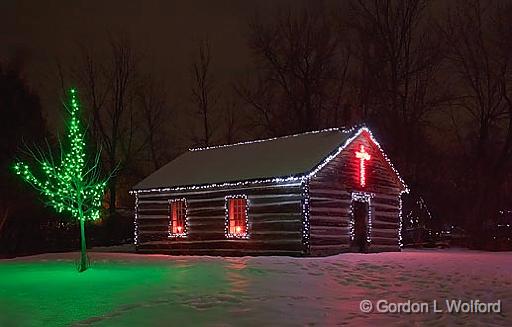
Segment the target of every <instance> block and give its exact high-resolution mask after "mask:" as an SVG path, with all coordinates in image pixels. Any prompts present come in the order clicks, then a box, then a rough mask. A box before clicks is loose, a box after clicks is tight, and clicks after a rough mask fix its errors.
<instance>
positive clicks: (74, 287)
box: [0, 259, 233, 327]
mask: <svg viewBox="0 0 512 327" xmlns="http://www.w3.org/2000/svg"><path fill="white" fill-rule="evenodd" d="M225 268H226V267H225V266H224V265H218V264H214V265H210V264H203V263H200V264H197V263H194V264H187V263H179V262H174V263H173V265H169V264H163V263H161V262H155V263H140V262H124V261H122V260H121V261H116V262H107V261H102V260H99V261H95V262H94V264H93V266H92V268H90V269H88V270H87V271H86V272H84V273H82V274H77V273H76V271H75V270H74V269H73V268H72V261H70V260H48V261H45V260H41V261H30V262H28V261H27V262H23V259H21V260H20V261H17V262H9V261H4V262H1V261H0V326H45V327H47V326H67V325H69V324H73V323H77V322H84V321H85V322H87V321H95V323H94V324H93V325H95V326H96V325H98V326H112V325H116V326H117V325H119V326H123V325H126V324H130V323H134V319H135V321H137V322H140V323H142V324H144V321H145V320H146V319H147V321H158V319H161V317H162V316H159V315H157V316H154V317H149V316H146V314H141V311H144V312H146V313H147V312H148V310H149V312H155V313H157V312H158V311H159V310H164V309H163V308H162V307H165V308H167V309H165V310H167V311H169V306H171V307H172V308H174V307H175V306H179V307H180V310H178V311H177V312H175V313H172V314H176V315H180V319H185V321H194V320H195V319H199V318H198V317H188V318H187V316H186V315H188V314H191V315H192V316H193V315H194V312H196V313H197V311H196V310H193V309H191V308H189V307H186V306H182V305H181V302H183V301H186V297H187V296H191V297H194V298H201V297H208V296H217V295H218V294H219V293H222V292H228V291H233V284H232V283H231V282H230V281H229V278H227V277H226V271H225ZM174 303H175V304H174ZM148 304H149V306H148ZM208 314H214V312H211V313H208ZM167 316H169V313H167ZM203 318H204V317H203ZM137 319H138V320H137ZM96 320H97V321H96ZM198 322H199V321H198ZM170 325H172V323H171V322H170V324H169V326H170Z"/></svg>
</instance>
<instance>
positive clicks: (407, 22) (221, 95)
mask: <svg viewBox="0 0 512 327" xmlns="http://www.w3.org/2000/svg"><path fill="white" fill-rule="evenodd" d="M511 18H512V6H511V5H510V4H509V3H506V2H495V1H476V0H471V1H453V2H450V3H449V4H445V3H443V2H439V1H438V2H433V1H427V0H405V1H391V0H390V1H384V0H371V1H363V0H353V1H347V2H341V3H330V2H311V3H307V4H306V5H305V6H300V7H294V8H289V7H285V8H275V9H274V10H272V12H270V13H268V12H267V13H265V14H262V13H256V14H255V15H254V17H253V18H252V19H251V20H250V21H249V23H248V29H247V31H248V32H247V33H246V34H245V37H246V40H247V46H248V47H249V49H250V51H251V59H252V62H251V63H249V64H248V67H247V69H246V73H245V74H242V75H236V76H235V75H234V76H231V77H230V78H228V79H225V80H220V79H219V78H218V76H216V75H215V70H214V69H213V67H214V65H215V60H216V58H215V56H214V53H215V52H214V51H212V49H214V48H215V44H213V43H212V42H211V41H210V40H209V39H208V38H205V39H204V40H202V41H201V42H199V43H198V44H197V48H196V49H195V50H194V53H195V55H194V56H193V57H192V58H191V59H190V67H189V70H188V75H189V79H188V83H189V87H188V88H187V89H188V94H187V96H185V97H183V99H176V98H174V97H173V96H172V95H171V94H170V90H169V88H168V87H167V86H166V85H168V84H169V81H170V80H171V79H172V76H161V74H159V73H158V72H157V73H149V72H147V71H145V70H144V69H143V67H145V66H144V65H143V64H144V63H145V62H147V61H148V60H149V56H148V54H147V53H145V52H144V51H142V50H140V49H138V48H137V47H135V45H134V44H133V43H132V42H131V41H130V38H129V37H127V36H120V35H112V36H110V37H109V41H108V42H107V43H106V44H102V45H100V44H95V45H94V46H92V45H86V44H83V45H81V46H80V47H78V48H77V50H76V56H75V60H74V62H73V63H70V64H69V65H68V66H66V65H63V64H62V65H61V64H59V65H58V67H57V68H58V69H57V72H58V74H57V76H58V78H57V79H58V82H59V83H60V85H62V92H64V91H65V89H66V88H67V87H69V86H71V85H73V86H77V87H78V89H79V91H80V97H81V99H82V102H83V104H84V107H85V109H86V112H87V116H86V117H84V118H85V119H87V121H88V122H89V133H90V137H91V139H92V140H93V141H94V144H95V147H96V148H97V149H101V151H102V156H103V163H104V166H105V168H106V169H112V168H113V167H118V174H117V176H116V177H115V178H114V179H113V180H112V182H111V184H110V186H109V192H108V194H107V196H106V200H105V202H106V204H105V206H106V208H107V209H106V213H108V215H105V216H106V217H110V218H106V219H105V220H106V221H108V220H109V219H114V218H112V217H117V216H119V215H120V213H123V212H126V213H127V216H129V211H125V210H123V209H126V208H130V207H131V206H132V205H133V201H132V199H131V197H130V196H129V195H128V190H129V188H130V187H131V186H132V185H133V184H134V183H135V182H137V181H138V180H140V179H141V178H143V177H144V176H146V175H147V174H149V173H151V172H152V171H154V170H155V169H158V168H159V167H161V166H162V165H164V164H165V163H167V162H168V161H169V160H171V159H172V158H173V157H174V156H176V155H177V154H179V153H180V152H182V151H183V149H184V148H186V147H187V146H207V145H215V144H221V143H231V142H236V141H240V140H248V139H255V138H260V137H269V136H280V135H286V134H291V133H299V132H304V131H310V130H317V129H321V128H328V127H343V126H345V127H350V126H353V125H356V124H361V123H364V124H366V125H368V126H369V127H370V128H371V129H372V130H374V131H375V133H376V136H377V138H378V139H379V140H380V141H381V143H382V145H383V147H384V148H385V149H386V151H387V152H388V153H389V156H390V158H391V159H392V161H393V162H394V163H395V165H396V166H397V168H398V170H399V171H400V172H401V175H402V177H403V178H404V180H405V181H406V182H407V184H408V186H409V188H410V189H411V193H410V194H409V195H407V196H404V226H405V227H411V226H416V227H417V226H423V227H428V228H434V229H439V228H442V227H443V225H446V224H456V225H458V226H461V227H463V228H465V229H466V230H467V231H468V232H469V233H470V234H471V235H473V236H474V237H473V238H472V243H474V244H472V245H474V246H479V247H481V246H483V245H484V244H483V243H484V242H485V238H482V237H476V236H482V235H485V234H486V233H487V234H488V235H486V236H487V237H492V235H493V231H492V228H491V227H492V226H495V225H496V222H497V221H498V220H499V219H500V212H501V211H506V210H512V204H511V203H512V198H511V195H510V194H512V173H511V171H512V169H511V168H512V163H511V157H512V102H511V99H512V95H511V94H509V92H508V91H509V89H511V87H512V70H511V68H510V65H509V60H510V59H509V58H510V57H511V54H512V53H511V50H512V33H510V27H509V24H508V22H509V21H510V19H511ZM235 55H236V54H233V56H235ZM0 72H1V74H2V75H1V78H2V81H1V83H3V84H2V91H1V95H0V96H1V97H2V98H1V99H0V105H1V108H0V109H1V110H2V114H3V117H8V119H6V120H4V121H2V123H5V124H6V126H5V127H4V128H2V133H4V134H5V133H6V134H5V135H6V136H5V137H4V136H2V142H4V143H6V145H5V147H6V149H7V150H6V151H2V161H1V162H2V174H1V176H2V184H4V182H3V181H6V182H5V183H10V184H5V185H12V186H9V187H8V188H3V189H2V192H3V193H4V192H5V193H6V195H5V197H4V194H2V204H1V206H0V210H1V211H0V214H1V217H0V242H4V243H5V242H6V241H5V240H7V239H12V235H15V233H16V232H15V229H16V228H14V227H12V228H11V230H12V231H11V232H9V233H5V232H2V228H4V230H5V228H6V227H3V226H15V225H16V224H19V225H20V226H22V225H24V226H26V225H29V224H31V223H29V222H26V220H29V219H30V218H28V217H23V218H21V216H23V215H22V214H17V215H14V214H13V213H12V210H13V208H11V207H13V206H16V205H14V204H13V205H8V203H15V202H16V201H21V199H22V197H19V199H14V198H16V197H17V195H16V194H18V193H16V192H10V191H9V190H7V189H10V188H11V187H13V188H15V189H16V188H17V189H20V188H21V186H19V185H18V184H16V182H15V181H12V179H13V178H12V176H11V175H12V174H11V173H10V172H8V165H9V163H10V162H11V160H12V158H13V157H14V155H15V153H16V146H18V145H20V144H21V139H22V138H24V139H26V140H27V141H31V140H32V139H33V140H40V139H41V137H42V135H45V134H48V135H50V136H53V137H54V138H55V135H56V133H54V132H53V131H52V132H46V131H45V124H44V121H43V120H42V118H41V117H42V116H41V106H40V105H39V100H38V98H37V96H36V95H35V94H34V93H33V91H32V90H30V89H29V88H28V87H27V86H26V85H27V83H25V82H24V81H23V78H21V77H20V76H21V73H20V72H19V71H18V70H16V69H14V68H8V67H7V66H5V65H4V66H2V70H1V71H0ZM6 83H7V84H6ZM4 85H9V86H8V87H10V88H16V90H17V91H16V92H18V93H19V94H22V95H20V97H22V99H23V101H19V100H16V101H14V100H13V96H14V95H15V94H18V93H16V92H12V91H5V90H9V89H8V88H4ZM6 87H7V86H6ZM511 91H512V90H511ZM20 92H21V93H20ZM63 94H64V93H63ZM4 112H6V113H4ZM177 112H181V113H183V112H185V113H187V116H188V121H190V123H179V124H177V123H173V122H174V120H175V117H176V116H177V115H176V113H177ZM23 115H35V118H33V119H30V121H31V123H30V124H36V125H37V126H36V127H37V128H36V127H34V126H27V124H28V122H27V120H26V119H25V118H23V117H20V116H23ZM14 126H16V127H15V128H14ZM27 130H28V131H29V132H26V131H27ZM24 133H28V134H24ZM2 147H4V144H2ZM6 172H8V173H6ZM13 183H14V184H13ZM7 193H8V194H7ZM7 195H9V196H7ZM11 197H13V199H11ZM23 199H24V200H23V201H25V202H30V203H31V205H32V204H33V205H34V206H37V205H36V201H35V200H34V199H33V198H32V197H31V196H29V195H24V198H23ZM13 201H14V202H13ZM38 208H39V207H38ZM27 210H28V209H27ZM34 210H35V209H34ZM37 210H43V211H44V209H42V208H39V209H37ZM41 212H42V211H41ZM44 214H45V215H48V213H44ZM41 215H42V213H40V214H33V215H32V216H34V217H36V216H37V217H41ZM41 219H43V220H44V218H41ZM125 220H126V219H125ZM128 220H129V219H128ZM19 229H20V230H21V229H22V228H21V227H19ZM486 231H487V232H486ZM9 235H11V236H9ZM10 237H11V238H10ZM479 242H480V243H479ZM2 244H3V243H2Z"/></svg>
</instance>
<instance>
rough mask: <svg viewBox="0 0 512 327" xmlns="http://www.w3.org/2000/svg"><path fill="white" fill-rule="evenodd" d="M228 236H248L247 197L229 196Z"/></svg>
mask: <svg viewBox="0 0 512 327" xmlns="http://www.w3.org/2000/svg"><path fill="white" fill-rule="evenodd" d="M227 209H228V235H227V236H228V237H247V198H246V197H244V196H237V197H231V198H227Z"/></svg>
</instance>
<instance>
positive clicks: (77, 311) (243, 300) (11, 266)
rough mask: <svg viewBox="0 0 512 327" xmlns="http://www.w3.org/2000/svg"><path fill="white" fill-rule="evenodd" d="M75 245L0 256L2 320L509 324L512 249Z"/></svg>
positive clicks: (34, 323)
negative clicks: (279, 253) (208, 253)
mask: <svg viewBox="0 0 512 327" xmlns="http://www.w3.org/2000/svg"><path fill="white" fill-rule="evenodd" d="M90 256H91V258H92V260H93V267H92V268H91V269H90V270H88V271H87V272H85V273H83V274H79V273H77V272H76V271H75V270H74V269H75V268H74V261H75V258H76V257H77V254H76V253H65V254H45V255H38V256H32V257H25V258H17V259H12V260H0V326H45V327H47V326H62V325H74V326H203V325H208V326H235V325H242V326H276V325H279V326H297V325H318V326H332V325H345V324H349V325H351V326H352V325H355V326H376V325H381V326H383V325H404V326H413V325H428V326H444V325H453V324H457V325H462V326H466V325H470V326H474V325H486V326H492V325H497V326H512V253H511V252H503V253H488V252H475V251H463V250H443V251H441V250H429V251H412V250H408V251H404V252H402V253H380V254H342V255H337V256H332V257H327V258H290V257H243V258H220V257H172V256H165V255H137V254H129V253H99V252H97V253H91V254H90ZM363 299H369V300H373V301H376V300H378V299H385V300H388V301H390V302H392V301H395V302H404V301H406V300H411V301H425V302H432V301H433V300H434V299H437V300H438V302H440V301H444V300H445V299H462V300H465V301H469V300H471V299H479V300H480V301H497V300H501V301H502V305H501V306H502V313H501V314H496V313H491V314H448V313H444V314H434V313H425V314H404V313H402V314H383V313H362V312H361V311H360V309H359V303H360V301H361V300H363Z"/></svg>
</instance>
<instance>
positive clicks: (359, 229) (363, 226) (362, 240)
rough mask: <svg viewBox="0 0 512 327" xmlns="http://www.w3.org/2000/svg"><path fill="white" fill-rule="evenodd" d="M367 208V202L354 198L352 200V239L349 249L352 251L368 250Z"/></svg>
mask: <svg viewBox="0 0 512 327" xmlns="http://www.w3.org/2000/svg"><path fill="white" fill-rule="evenodd" d="M368 209H369V208H368V202H363V201H356V200H355V201H353V202H352V214H353V219H354V239H353V241H352V244H351V250H352V251H354V252H367V250H368V241H367V236H368Z"/></svg>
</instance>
